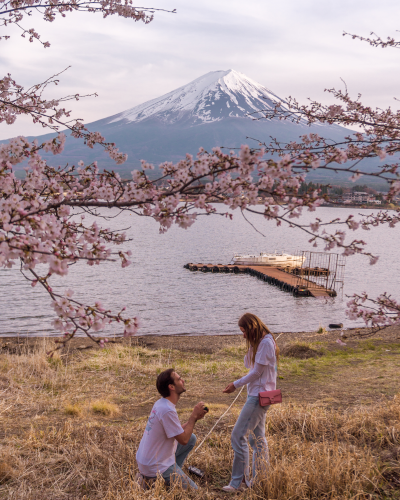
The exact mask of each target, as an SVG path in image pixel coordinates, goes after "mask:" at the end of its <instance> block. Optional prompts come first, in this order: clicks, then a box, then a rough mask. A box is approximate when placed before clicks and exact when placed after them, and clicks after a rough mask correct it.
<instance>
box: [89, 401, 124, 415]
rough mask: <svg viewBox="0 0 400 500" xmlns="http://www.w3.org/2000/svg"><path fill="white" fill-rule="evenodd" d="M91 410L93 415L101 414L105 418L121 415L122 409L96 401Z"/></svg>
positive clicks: (105, 402)
mask: <svg viewBox="0 0 400 500" xmlns="http://www.w3.org/2000/svg"><path fill="white" fill-rule="evenodd" d="M90 408H91V410H92V412H93V413H100V414H101V415H104V416H105V417H112V416H113V415H118V414H119V413H120V409H119V408H118V406H117V405H115V404H113V403H109V402H108V401H94V402H93V403H92V404H91V405H90Z"/></svg>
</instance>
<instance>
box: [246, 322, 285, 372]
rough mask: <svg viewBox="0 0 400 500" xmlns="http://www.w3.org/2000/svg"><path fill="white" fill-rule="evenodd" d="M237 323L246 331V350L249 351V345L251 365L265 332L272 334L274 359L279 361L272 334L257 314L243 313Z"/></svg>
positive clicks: (277, 349) (277, 348)
mask: <svg viewBox="0 0 400 500" xmlns="http://www.w3.org/2000/svg"><path fill="white" fill-rule="evenodd" d="M238 325H239V326H241V327H242V328H243V329H244V331H245V333H246V346H247V352H249V351H250V347H251V348H252V351H253V352H252V354H253V356H252V360H251V364H252V365H254V363H255V361H256V354H257V349H258V346H259V345H260V342H261V339H262V338H263V337H264V335H266V334H267V333H270V334H271V335H272V338H273V339H274V343H275V355H276V361H277V362H278V361H279V347H278V346H277V345H276V342H275V338H274V335H273V333H272V332H271V331H270V330H269V328H268V327H267V325H265V324H264V323H263V322H262V321H261V319H260V318H259V317H258V316H256V315H255V314H251V313H245V314H243V316H242V317H241V318H240V319H239V322H238Z"/></svg>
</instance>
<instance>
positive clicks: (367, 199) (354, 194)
mask: <svg viewBox="0 0 400 500" xmlns="http://www.w3.org/2000/svg"><path fill="white" fill-rule="evenodd" d="M342 199H343V203H345V204H352V203H359V204H363V203H373V204H375V205H381V204H382V202H381V200H377V199H376V198H375V196H374V195H371V194H369V193H365V192H364V191H350V192H348V193H344V194H343V197H342Z"/></svg>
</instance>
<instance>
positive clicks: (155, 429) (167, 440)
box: [136, 398, 184, 477]
mask: <svg viewBox="0 0 400 500" xmlns="http://www.w3.org/2000/svg"><path fill="white" fill-rule="evenodd" d="M182 432H184V431H183V428H182V426H181V423H180V421H179V417H178V414H177V412H176V409H175V405H174V404H173V403H171V401H169V399H165V398H161V399H159V400H158V401H156V403H155V404H154V406H153V409H152V410H151V413H150V416H149V419H148V421H147V425H146V429H145V431H144V434H143V437H142V440H141V441H140V445H139V448H138V451H137V453H136V461H137V464H138V467H139V471H140V472H141V474H143V475H144V476H147V477H155V476H157V474H162V473H163V472H165V471H166V470H167V469H168V467H171V465H173V464H174V463H175V451H176V447H177V445H178V442H177V441H176V439H175V436H178V435H179V434H182Z"/></svg>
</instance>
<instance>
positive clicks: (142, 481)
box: [135, 472, 147, 491]
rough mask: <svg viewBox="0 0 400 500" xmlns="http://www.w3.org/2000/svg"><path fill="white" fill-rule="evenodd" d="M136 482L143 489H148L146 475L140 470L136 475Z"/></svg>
mask: <svg viewBox="0 0 400 500" xmlns="http://www.w3.org/2000/svg"><path fill="white" fill-rule="evenodd" d="M135 482H136V484H137V485H138V486H139V488H140V489H141V490H143V491H146V490H147V485H146V481H145V479H144V477H143V476H142V474H140V472H138V473H137V474H136V476H135Z"/></svg>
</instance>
